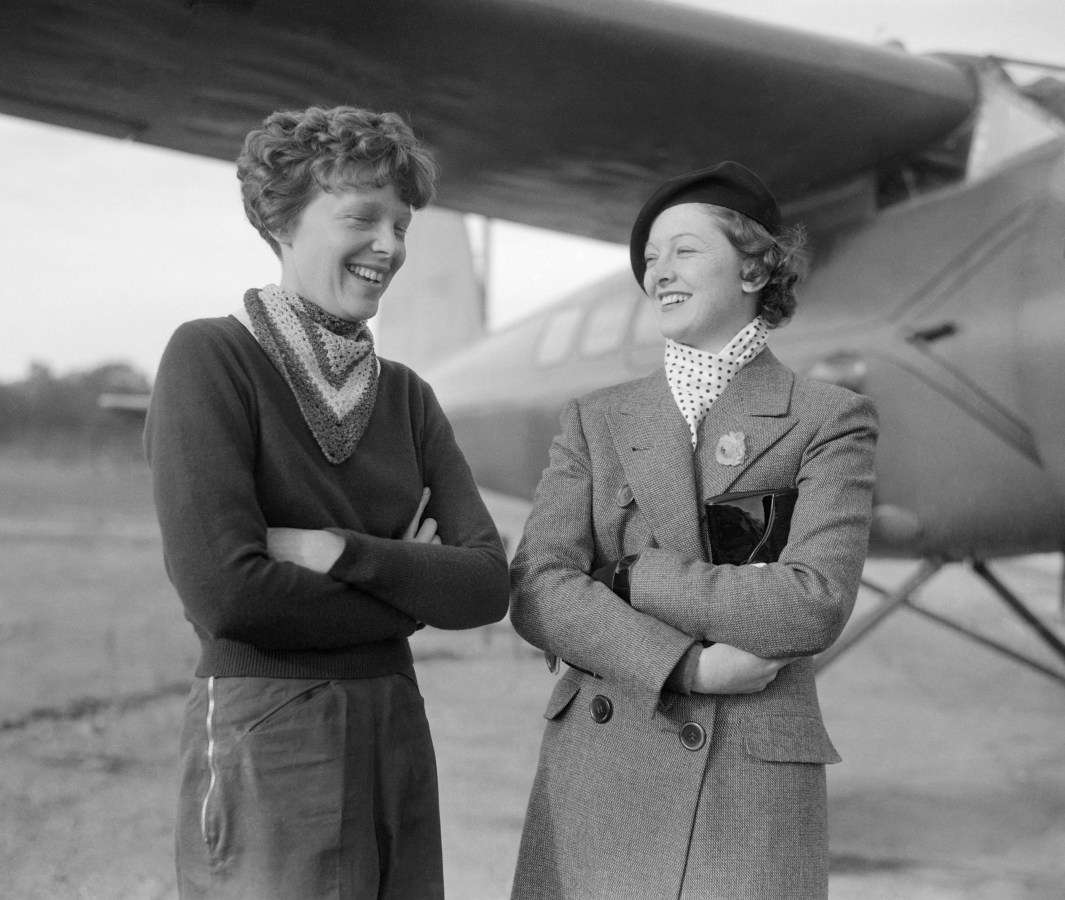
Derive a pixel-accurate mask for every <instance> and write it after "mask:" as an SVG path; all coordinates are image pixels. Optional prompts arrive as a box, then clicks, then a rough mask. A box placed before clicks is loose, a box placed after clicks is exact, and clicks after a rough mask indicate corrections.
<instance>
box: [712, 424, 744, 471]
mask: <svg viewBox="0 0 1065 900" xmlns="http://www.w3.org/2000/svg"><path fill="white" fill-rule="evenodd" d="M746 456H747V436H746V435H745V434H744V433H743V432H742V431H730V432H729V433H728V434H723V435H721V437H720V439H719V440H718V442H717V449H716V450H715V451H714V458H715V459H716V460H717V461H718V462H719V463H721V465H723V466H738V465H740V464H741V463H742V462H743V460H744V459H745V458H746Z"/></svg>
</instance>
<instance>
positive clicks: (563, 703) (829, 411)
mask: <svg viewBox="0 0 1065 900" xmlns="http://www.w3.org/2000/svg"><path fill="white" fill-rule="evenodd" d="M629 249H630V254H631V263H632V270H633V273H634V274H635V276H636V280H637V281H638V282H639V283H640V284H641V285H642V287H643V290H644V291H645V293H646V294H647V297H648V300H649V302H651V303H652V304H654V308H655V313H656V315H657V318H658V324H659V328H660V330H661V332H662V334H663V335H664V336H665V338H666V348H665V365H664V366H663V367H662V368H661V369H659V370H658V371H656V372H654V373H653V374H651V375H650V376H648V377H645V378H642V379H639V380H637V381H634V382H629V383H626V384H621V385H616V386H614V387H610V388H606V389H603V390H600V391H596V392H594V393H592V394H589V395H587V396H585V397H581V398H579V399H577V400H575V401H573V402H572V403H571V404H570V405H569V406H568V408H567V409H566V410H565V412H564V413H563V416H562V432H561V434H560V435H559V436H558V437H557V438H556V439H555V441H554V443H553V445H552V447H551V456H550V464H549V466H548V468H547V469H546V470H545V472H544V475H543V478H542V480H541V482H540V485H539V488H538V490H537V494H536V500H535V504H534V507H533V511H532V514H531V516H530V517H529V520H528V522H527V524H526V526H525V532H524V534H523V536H522V540H521V543H520V545H519V547H518V550H517V555H516V556H515V558H514V561H513V564H512V567H511V582H512V596H511V602H512V610H511V619H512V621H513V623H514V626H515V627H516V628H517V630H518V632H519V633H520V634H522V635H523V636H524V637H525V638H526V639H527V640H528V641H530V642H531V643H533V644H535V645H536V646H538V647H540V648H542V649H543V650H544V651H545V652H546V654H547V656H548V660H549V661H550V662H551V663H552V664H554V663H555V662H556V661H557V660H558V659H562V660H564V661H566V662H567V664H568V667H567V670H566V672H565V674H564V675H563V676H562V677H561V678H560V680H559V681H558V683H557V685H556V686H555V689H554V692H553V693H552V695H551V699H550V701H549V703H548V707H547V711H546V713H545V717H546V718H547V720H548V722H547V726H546V730H545V733H544V738H543V744H542V747H541V751H540V763H539V767H538V771H537V775H536V780H535V783H534V786H533V790H532V796H531V798H530V800H529V808H528V813H527V815H526V819H525V827H524V831H523V834H522V842H521V851H520V855H519V859H518V866H517V872H516V875H515V879H514V890H513V895H512V896H513V898H514V900H608V898H609V900H627V898H629V900H644V898H648V897H678V898H682V900H696V898H699V900H710V898H720V900H754V898H757V900H782V898H796V900H799V898H801V900H815V898H819V897H820V898H823V897H825V896H827V890H828V846H827V845H828V840H827V816H826V794H825V773H824V766H825V764H826V763H833V762H837V761H838V760H839V757H838V756H837V754H836V751H835V749H834V748H833V746H832V743H831V741H830V740H829V738H828V735H827V734H826V732H825V728H824V725H823V724H822V720H821V713H820V709H819V707H818V702H817V692H816V688H815V685H814V666H813V660H812V657H813V656H814V655H815V654H816V653H818V652H820V651H821V650H824V649H825V648H826V647H827V646H828V645H829V644H831V643H832V642H833V641H834V640H835V639H836V637H837V636H838V635H839V633H840V631H841V630H842V628H843V625H844V623H845V622H846V621H847V617H848V616H849V615H850V612H851V609H852V607H853V604H854V600H855V596H856V594H857V591H858V583H859V577H860V575H861V571H862V564H863V562H864V558H865V552H866V544H867V539H868V529H869V521H870V507H871V493H872V487H873V468H872V463H873V449H874V444H875V441H876V435H877V426H876V414H875V412H874V409H873V407H872V404H871V403H870V401H869V400H868V399H867V398H865V397H861V396H859V395H857V394H854V393H851V392H850V391H847V390H845V389H843V388H840V387H836V386H834V385H828V384H822V383H818V382H815V381H810V380H809V379H806V378H801V377H798V376H796V375H795V373H793V372H792V371H791V370H789V369H788V368H786V367H785V366H784V365H782V364H781V363H780V362H778V361H777V359H776V358H775V357H774V355H773V353H772V352H771V351H770V350H769V348H768V346H767V339H768V337H769V334H770V331H771V330H772V329H773V328H775V327H777V326H778V325H780V324H781V323H783V322H784V321H786V320H787V319H788V318H789V317H790V316H791V314H792V312H793V311H794V307H795V296H794V286H795V284H796V282H797V281H798V280H799V278H800V277H801V276H802V274H803V272H804V267H805V258H804V254H803V250H802V235H801V233H800V232H798V231H796V230H794V229H789V228H787V227H785V226H784V224H783V222H782V219H781V214H780V210H779V208H778V206H777V203H776V200H775V199H774V198H773V195H772V194H771V193H770V191H769V190H768V189H767V188H766V186H765V185H764V184H763V183H762V181H761V180H760V179H759V178H758V177H757V176H756V175H755V174H754V173H753V172H751V171H750V170H749V169H746V168H745V167H743V166H741V165H739V164H737V163H733V162H725V163H721V164H719V165H716V166H713V167H711V168H708V169H703V170H700V171H698V172H694V173H692V174H690V175H684V176H681V177H680V178H676V179H673V180H671V181H667V182H666V183H665V184H663V185H662V186H661V187H659V188H658V190H656V191H655V192H654V193H653V194H652V195H651V197H650V198H649V199H648V200H647V202H646V203H645V204H644V206H643V208H642V209H641V210H640V212H639V214H638V216H637V217H636V221H635V224H634V226H633V229H632V234H631V240H630V245H629ZM737 495H739V496H737ZM752 498H756V503H755V504H754V505H753V506H752V505H751V500H752ZM778 504H779V508H778ZM748 509H750V510H752V515H748V513H747V512H746V510H748ZM722 510H725V511H728V512H729V513H730V514H735V517H733V518H729V517H726V516H723V515H722V514H721V511H722ZM789 512H790V521H789V519H788V513H789ZM758 516H761V519H758V518H757V517H758ZM789 524H790V529H789V528H788V527H783V528H781V527H778V526H782V525H783V526H788V525H789ZM748 532H750V533H752V534H753V535H754V539H753V540H751V541H750V543H747V540H748V537H749V536H750V535H749V534H748ZM762 537H765V538H766V543H763V544H759V543H758V541H760V540H761V538H762ZM770 538H772V541H770ZM739 545H742V546H743V548H744V549H743V552H742V553H740V554H738V555H737V553H736V552H735V551H736V549H737V546H739Z"/></svg>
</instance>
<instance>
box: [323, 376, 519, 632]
mask: <svg viewBox="0 0 1065 900" xmlns="http://www.w3.org/2000/svg"><path fill="white" fill-rule="evenodd" d="M422 384H423V390H424V400H425V402H424V421H423V423H422V428H421V435H422V458H423V460H424V461H425V462H424V470H425V481H426V485H427V486H428V487H429V488H430V490H431V492H432V493H431V495H430V500H429V506H428V507H427V508H426V511H425V515H426V516H428V517H431V518H433V519H435V520H436V522H437V533H438V534H439V535H440V538H441V541H442V543H440V544H423V543H418V542H414V541H398V540H393V539H389V538H381V537H375V536H373V535H368V534H362V533H356V532H351V531H344V530H340V529H330V530H331V531H334V532H335V533H336V534H339V535H340V536H341V537H342V538H344V542H345V547H344V551H343V553H342V554H341V556H340V558H339V559H338V560H337V562H336V563H335V564H334V565H333V568H332V569H331V570H330V574H331V575H332V576H333V577H335V578H339V579H340V580H342V581H345V582H347V583H348V584H351V585H358V586H359V587H360V588H361V589H363V590H365V591H367V592H369V593H370V594H372V595H374V596H375V597H379V598H380V599H381V600H383V601H385V602H386V603H388V604H389V605H391V606H394V607H395V608H396V609H399V610H401V611H402V612H404V613H406V614H407V615H409V616H412V617H414V618H415V619H417V620H418V621H419V622H423V623H425V624H426V625H432V626H433V627H434V628H451V629H457V628H475V627H478V626H480V625H486V624H488V623H490V622H498V621H499V620H500V619H502V618H503V616H504V615H506V612H507V604H508V601H509V582H508V576H507V558H506V554H505V553H504V551H503V543H502V541H501V540H500V538H499V533H498V532H497V531H496V527H495V525H494V524H493V522H492V519H491V517H490V516H489V514H488V510H487V509H486V508H485V505H484V502H483V501H482V499H481V495H480V492H479V491H478V490H477V485H476V484H475V483H474V480H473V475H472V473H471V472H470V467H469V465H468V464H467V463H466V459H465V457H464V456H463V455H462V451H461V450H460V449H459V447H458V444H457V443H456V442H455V437H454V433H453V431H452V428H451V423H450V422H448V420H447V417H446V416H445V415H444V412H443V410H442V409H441V408H440V405H439V403H438V402H437V400H436V397H435V396H434V394H433V392H432V390H431V389H430V388H429V386H428V385H425V384H424V383H422Z"/></svg>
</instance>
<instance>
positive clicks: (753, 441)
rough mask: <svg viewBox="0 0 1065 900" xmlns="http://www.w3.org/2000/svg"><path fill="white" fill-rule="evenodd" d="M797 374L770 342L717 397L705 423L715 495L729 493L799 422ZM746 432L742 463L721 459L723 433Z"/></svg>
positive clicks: (706, 459) (707, 470)
mask: <svg viewBox="0 0 1065 900" xmlns="http://www.w3.org/2000/svg"><path fill="white" fill-rule="evenodd" d="M794 381H795V376H794V375H793V374H792V372H791V370H790V369H788V368H786V367H785V366H783V365H782V364H781V363H780V362H779V361H778V360H777V358H776V357H775V356H774V355H773V354H772V352H771V351H770V350H769V348H768V347H767V348H766V349H765V350H763V351H762V352H761V353H759V354H758V356H756V357H755V358H754V359H752V360H751V361H750V362H749V363H748V364H747V365H746V366H744V367H743V368H742V369H741V370H740V371H739V372H738V373H737V374H736V377H735V378H733V379H732V382H731V383H730V384H729V386H728V387H727V388H725V390H724V391H723V392H722V394H721V396H720V397H718V399H717V400H716V401H714V405H713V406H711V407H710V411H709V412H708V413H707V414H706V418H705V419H703V421H702V422H701V423H700V425H699V447H698V453H699V464H700V467H701V469H702V476H703V478H702V481H703V490H705V491H706V492H707V493H706V497H705V498H702V499H709V498H710V497H714V496H716V495H718V494H724V493H726V492H727V491H728V490H729V488H731V487H732V485H733V484H735V483H736V481H737V480H738V479H739V477H740V476H741V475H742V474H743V473H744V472H746V471H747V469H749V468H750V467H751V465H752V464H753V463H754V462H756V461H757V460H758V459H759V457H761V456H762V455H763V454H764V453H765V452H766V451H767V450H768V449H769V448H770V447H772V446H773V445H774V444H775V443H776V442H777V441H778V440H780V438H781V437H783V436H784V435H785V434H786V433H787V432H788V431H790V430H791V429H792V428H793V427H794V425H795V422H796V419H795V416H794V415H791V414H790V413H789V409H790V407H791V391H792V386H793V384H794ZM737 431H738V432H742V433H743V436H744V443H745V445H746V447H745V450H746V452H745V454H744V456H743V459H742V460H741V461H740V463H739V465H726V464H724V463H721V462H718V460H717V456H716V450H717V445H718V442H719V441H720V439H721V437H722V436H723V435H727V434H729V433H730V432H737Z"/></svg>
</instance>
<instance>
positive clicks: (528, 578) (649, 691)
mask: <svg viewBox="0 0 1065 900" xmlns="http://www.w3.org/2000/svg"><path fill="white" fill-rule="evenodd" d="M592 489H593V485H592V468H591V462H590V456H589V452H588V445H587V442H586V437H585V432H584V429H583V428H582V424H581V410H580V407H579V405H578V403H577V402H576V401H574V402H571V403H570V404H569V406H568V407H567V408H566V410H565V411H564V412H563V414H562V432H561V434H560V435H559V436H558V437H557V438H555V440H554V442H553V443H552V446H551V453H550V462H549V465H548V468H547V469H546V470H545V471H544V474H543V477H542V479H541V481H540V485H539V487H538V488H537V491H536V498H535V501H534V504H533V509H532V513H531V514H530V516H529V519H528V521H527V523H526V525H525V531H524V533H523V535H522V539H521V542H520V544H519V545H518V550H517V553H516V554H515V557H514V561H513V563H512V565H511V621H512V622H513V624H514V627H515V628H516V629H517V631H518V633H519V634H521V635H522V637H524V638H525V639H526V640H527V641H529V642H530V643H532V644H533V645H535V646H537V647H540V648H541V649H543V650H546V651H548V652H550V653H553V654H555V655H557V656H560V657H562V658H563V659H565V660H566V661H568V662H571V663H573V664H575V665H577V666H580V667H581V668H582V669H586V670H588V671H591V672H596V673H597V674H599V675H602V676H603V677H604V678H606V679H609V680H611V681H614V682H617V683H620V684H621V685H622V686H624V687H625V688H626V689H627V690H630V691H631V692H633V693H635V694H636V695H638V696H641V697H642V698H643V700H644V701H645V702H646V706H647V708H648V709H649V712H653V711H654V709H655V707H656V706H657V704H658V701H659V697H660V694H661V691H662V687H663V685H664V683H665V681H666V679H667V678H668V676H669V675H670V673H671V672H672V671H673V669H674V668H675V667H676V665H677V663H678V661H679V660H680V659H681V657H682V656H683V655H684V654H685V652H686V651H687V650H688V648H689V647H690V646H691V645H692V639H691V638H690V637H689V636H687V635H686V634H684V633H683V632H682V631H681V630H679V629H677V628H676V627H675V626H673V625H670V624H666V623H665V622H663V621H660V620H659V619H658V618H657V617H656V616H654V615H653V614H647V613H644V612H641V611H639V610H637V609H634V608H633V607H631V606H629V605H628V604H627V603H625V602H624V601H622V600H621V599H620V598H618V597H617V596H615V595H614V594H613V593H612V592H611V591H610V590H609V589H607V588H606V587H605V586H604V585H602V584H600V583H599V582H597V581H594V580H593V579H592V578H591V576H590V575H589V574H588V573H589V572H590V571H591V570H592V563H593V560H594V552H595V548H594V538H593V535H594V527H593V526H594V523H593V521H592V515H593V513H592Z"/></svg>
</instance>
